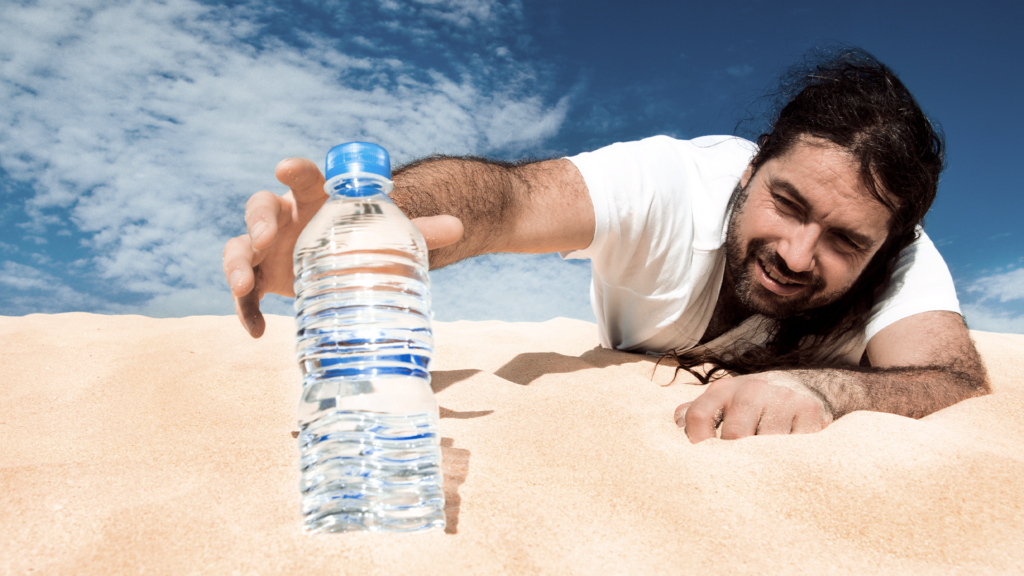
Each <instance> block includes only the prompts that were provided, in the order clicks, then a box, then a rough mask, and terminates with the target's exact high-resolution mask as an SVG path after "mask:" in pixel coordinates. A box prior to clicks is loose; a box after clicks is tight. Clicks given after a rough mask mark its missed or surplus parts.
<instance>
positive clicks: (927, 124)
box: [669, 48, 945, 383]
mask: <svg viewBox="0 0 1024 576" xmlns="http://www.w3.org/2000/svg"><path fill="white" fill-rule="evenodd" d="M768 98H769V99H770V100H771V101H773V102H774V105H773V107H772V110H773V112H772V113H771V114H770V115H769V116H768V118H769V120H768V126H769V128H768V129H767V130H765V131H764V132H763V133H762V134H761V135H760V136H759V137H758V138H757V143H758V145H759V146H760V149H759V151H758V152H757V155H756V156H754V158H753V160H751V167H752V168H753V170H754V171H755V172H756V171H757V169H759V168H760V167H761V166H763V165H764V164H765V163H766V162H768V161H769V160H771V159H773V158H778V157H780V156H782V155H784V154H786V153H787V152H788V151H789V150H790V148H791V147H792V146H793V145H794V144H796V143H797V141H798V140H799V139H800V138H801V137H802V136H813V137H817V138H821V139H824V140H827V141H829V142H832V143H833V144H836V145H838V146H840V147H842V148H843V149H844V150H846V151H847V152H848V153H849V154H850V155H851V156H852V157H853V158H855V159H856V161H857V162H858V163H859V172H860V176H861V180H862V182H863V183H864V185H865V186H866V187H867V188H868V190H869V191H870V192H871V194H872V195H873V196H874V197H875V198H876V199H878V201H879V202H881V203H882V204H883V205H884V206H886V207H887V208H888V209H889V211H890V212H891V214H892V218H891V219H890V229H889V234H888V236H887V237H886V241H885V243H884V244H883V245H882V247H881V248H880V249H879V251H878V252H877V253H876V254H875V255H874V257H873V258H872V260H871V261H870V262H869V263H868V265H867V267H866V268H865V270H864V272H863V273H862V274H861V276H860V277H859V278H858V280H857V281H856V282H855V283H854V285H853V286H852V287H851V289H850V292H849V293H848V294H847V295H845V296H844V297H843V298H841V299H839V300H838V301H836V302H834V303H832V304H829V305H826V306H822V307H820V308H816V309H813V310H807V311H805V312H802V313H799V314H797V315H795V316H792V317H788V318H784V319H779V320H772V319H766V320H765V325H764V326H763V328H764V329H765V330H766V332H767V333H768V341H767V343H766V344H764V345H763V346H754V347H753V348H751V349H749V350H746V351H744V352H742V353H740V354H738V355H737V354H725V353H722V352H723V351H718V352H716V351H710V350H707V349H704V348H702V347H697V348H696V349H694V350H691V351H689V352H686V351H675V352H673V353H670V354H669V356H671V357H672V358H674V359H676V361H677V362H678V363H679V364H680V367H681V368H683V369H686V370H687V371H689V372H691V373H693V374H694V375H695V376H697V378H698V379H700V380H701V381H702V382H704V383H707V382H708V381H710V379H713V377H714V376H715V374H718V375H721V374H722V371H724V370H728V371H733V372H737V373H740V374H748V373H752V372H761V371H765V370H773V369H785V368H794V367H797V366H806V365H807V364H808V363H809V362H810V361H811V359H814V358H818V357H820V353H821V352H822V351H824V350H829V349H831V348H834V347H836V346H837V345H839V344H841V343H842V342H843V341H844V340H845V338H846V337H847V336H848V335H849V334H851V333H856V331H861V332H862V331H863V330H864V327H865V325H866V323H867V318H868V315H869V313H870V311H871V308H872V306H873V305H874V303H875V301H876V300H877V299H878V297H879V296H880V295H881V294H882V293H883V292H884V291H885V290H886V289H887V288H888V286H889V284H890V282H891V276H892V271H893V269H894V267H895V265H896V261H897V258H898V257H899V254H900V252H901V251H903V250H904V249H905V248H907V247H908V246H909V245H910V244H911V243H913V242H914V240H916V238H917V227H918V225H920V224H922V223H923V221H924V216H925V214H926V213H927V212H928V209H929V208H930V207H931V205H932V201H933V200H934V199H935V193H936V190H937V188H938V183H939V173H940V172H941V171H942V168H943V163H944V147H945V146H944V143H943V137H942V134H941V132H940V131H939V130H938V129H937V128H936V126H935V125H933V123H932V122H931V121H930V120H929V119H928V117H927V116H925V114H924V112H922V111H921V107H920V106H919V105H918V104H917V101H916V100H915V99H914V97H913V96H912V95H911V94H910V91H909V90H907V88H906V86H904V85H903V83H902V82H901V81H900V79H899V78H898V77H897V76H896V74H895V73H894V72H893V71H892V70H890V69H889V67H887V66H886V65H884V64H882V63H881V62H879V61H878V60H877V59H876V58H875V57H874V56H872V55H871V54H869V53H867V52H865V51H864V50H861V49H857V48H830V49H819V50H815V51H813V52H811V53H810V54H809V55H808V57H807V58H805V60H804V61H803V62H801V63H800V64H798V65H797V66H795V67H794V68H792V69H790V71H789V72H788V73H787V74H785V75H783V76H782V78H781V80H780V84H779V86H778V87H777V88H776V89H775V90H773V91H771V92H770V93H769V94H768ZM742 194H743V191H742V190H740V189H739V188H737V191H736V193H735V194H734V197H733V201H732V202H733V203H735V202H737V201H738V199H739V197H741V196H742ZM705 364H711V365H712V369H711V370H710V371H709V372H704V373H701V372H700V371H698V370H696V369H697V368H699V367H702V366H703V365H705Z"/></svg>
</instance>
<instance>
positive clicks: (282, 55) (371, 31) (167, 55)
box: [0, 0, 568, 316]
mask: <svg viewBox="0 0 1024 576" xmlns="http://www.w3.org/2000/svg"><path fill="white" fill-rule="evenodd" d="M313 5H314V4H313V3H310V6H313ZM357 9H358V10H362V11H364V12H368V13H372V14H374V15H377V16H381V17H380V18H378V19H377V20H373V22H375V24H374V25H373V26H367V27H364V28H362V29H361V30H364V32H365V33H364V34H363V35H361V36H358V37H357V38H355V39H352V38H349V36H351V35H347V36H345V38H344V40H341V39H339V37H338V36H332V35H331V34H330V30H329V29H320V30H311V29H309V28H310V27H308V26H306V25H305V22H304V21H303V20H302V18H301V17H300V16H301V15H295V17H294V22H293V23H292V24H293V25H291V26H290V27H289V26H288V25H282V24H281V20H282V19H285V20H286V21H287V19H288V18H289V16H288V14H285V13H284V12H283V11H282V10H280V9H278V8H276V7H275V6H274V5H273V4H271V3H262V2H250V3H248V4H240V5H235V6H233V7H228V6H219V5H213V4H205V3H200V2H195V1H192V0H174V1H171V2H166V3H154V2H145V1H139V0H136V1H127V2H107V1H102V0H73V1H71V2H69V1H66V0H61V1H56V0H40V1H38V2H33V3H25V4H21V3H8V4H6V5H5V6H4V7H3V8H0V38H3V39H4V40H3V42H2V43H0V91H2V92H0V97H2V98H3V100H4V102H5V105H4V106H3V107H0V124H2V125H3V126H4V130H3V132H2V134H0V168H2V169H3V171H4V172H5V173H6V175H7V176H8V177H9V178H12V179H14V180H16V181H18V182H19V183H21V185H20V186H19V187H18V189H19V190H22V191H23V192H22V193H21V194H13V198H14V200H15V201H17V202H20V203H21V209H20V210H11V211H6V212H5V213H4V214H3V218H4V224H5V225H7V226H14V227H17V229H18V230H21V231H23V237H22V238H21V239H20V241H19V243H18V246H17V247H16V249H12V250H5V251H4V254H5V256H4V261H3V262H2V265H3V271H4V274H5V285H6V286H8V287H9V288H10V289H12V290H14V291H16V292H17V294H18V296H17V298H12V299H9V300H6V301H5V303H4V304H3V306H4V309H3V310H0V313H7V314H10V313H14V314H22V313H27V312H31V311H40V312H57V311H63V310H66V309H80V310H91V311H104V312H136V313H144V314H149V315H154V316H177V315H186V314H202V313H217V314H225V313H231V312H232V308H231V305H230V298H229V297H228V296H227V290H226V287H225V286H224V280H223V278H222V274H221V271H220V267H221V266H220V250H221V247H222V246H223V244H224V242H225V241H226V240H227V238H229V237H230V236H233V235H236V234H239V233H241V232H242V231H243V230H244V224H243V222H242V206H243V205H244V201H245V199H246V198H247V197H248V196H249V195H250V194H251V193H252V192H255V191H256V190H258V189H261V188H264V189H271V190H279V189H280V185H279V184H277V183H276V181H274V180H273V168H274V165H275V164H276V163H277V162H278V161H279V160H281V159H282V158H285V157H288V156H307V157H311V158H314V159H316V160H318V161H321V157H322V155H323V153H324V151H326V150H327V149H329V148H330V147H331V146H333V145H334V144H337V143H339V142H341V141H346V140H357V139H368V140H372V141H376V142H379V143H381V144H382V145H384V146H385V147H386V148H388V149H389V151H391V152H392V155H393V157H394V158H395V159H396V160H397V161H402V160H409V159H412V158H414V157H417V156H421V155H424V154H429V153H432V152H445V153H476V154H498V155H502V154H504V155H514V154H519V153H522V152H523V151H536V150H539V149H540V150H542V149H543V144H544V142H545V141H547V140H549V139H550V138H551V137H553V136H554V135H555V134H557V133H558V131H559V129H560V127H561V124H562V122H563V120H564V117H565V114H566V110H567V108H568V99H567V98H564V97H563V98H552V97H551V95H550V94H549V93H548V90H547V88H546V86H545V84H544V82H543V81H542V80H541V79H540V78H539V75H538V74H536V73H535V71H533V70H532V68H531V66H530V64H529V62H527V61H517V60H515V58H514V55H515V50H514V46H506V45H505V44H507V42H506V43H505V44H501V43H499V44H498V45H495V44H494V41H493V38H499V40H500V39H501V38H505V37H508V38H514V37H515V36H516V34H517V31H518V28H517V27H519V26H521V24H522V22H521V20H522V16H521V6H520V5H519V4H518V3H515V2H513V3H501V2H497V1H492V0H433V1H432V0H418V1H410V2H398V1H397V0H383V1H381V2H376V1H372V0H365V1H363V2H346V3H334V4H331V3H327V4H322V5H319V6H318V7H317V10H321V11H323V14H327V15H330V16H332V17H333V20H331V19H328V20H330V21H332V22H335V23H345V19H346V18H349V19H350V18H353V17H355V16H357V15H359V12H358V10H357ZM385 16H386V17H385ZM307 19H308V15H307ZM270 22H273V23H274V24H273V26H271V25H270V24H269V23H270ZM439 22H440V23H441V24H442V25H443V26H442V28H443V29H441V28H439V26H441V25H439V24H438V23H439ZM378 23H379V24H378ZM286 24H287V22H286ZM502 27H504V28H505V30H504V32H503V34H504V36H502V34H501V33H498V32H500V31H501V30H499V29H502ZM438 30H441V31H442V32H444V31H448V32H451V34H452V37H453V38H455V40H452V41H451V42H456V43H457V46H456V47H458V48H460V49H465V47H466V46H478V47H479V48H480V53H473V52H472V51H470V52H468V53H466V55H465V56H463V57H462V61H458V60H456V61H447V62H445V66H444V69H442V68H441V67H438V68H437V69H435V68H431V67H429V66H424V63H423V62H421V61H418V60H417V59H416V56H415V54H414V51H405V52H403V51H402V50H398V49H396V48H393V47H394V46H398V45H408V44H409V43H410V42H421V43H422V42H434V43H435V44H436V43H437V42H440V41H441V40H443V39H442V38H441V36H442V34H439V33H438ZM488 31H490V34H491V35H490V36H487V33H488ZM389 34H390V36H389ZM403 43H404V44H403ZM389 47H391V48H389ZM448 53H449V54H456V53H459V50H455V49H452V50H448ZM9 196H11V195H9ZM58 237H65V238H74V239H75V240H76V241H77V242H78V243H79V244H80V248H82V249H84V250H85V251H86V253H87V256H86V258H85V260H86V265H85V266H82V265H81V260H82V258H80V257H77V256H76V258H75V260H76V261H78V262H79V265H78V266H71V262H70V261H69V257H67V256H66V255H63V256H62V254H59V253H57V252H56V251H55V249H51V250H50V251H49V252H47V251H46V250H47V248H46V247H45V242H46V239H47V238H49V239H53V238H58ZM33 238H35V239H41V240H42V243H40V242H38V241H34V240H32V239H33ZM33 246H35V247H33ZM33 299H34V300H33ZM55 302H59V303H58V304H55Z"/></svg>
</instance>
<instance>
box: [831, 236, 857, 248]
mask: <svg viewBox="0 0 1024 576" xmlns="http://www.w3.org/2000/svg"><path fill="white" fill-rule="evenodd" d="M835 236H836V239H837V240H839V244H840V245H841V246H842V247H843V248H845V249H846V250H849V251H853V252H856V251H860V250H861V247H860V245H859V244H857V243H856V242H854V241H853V240H850V237H849V236H847V235H846V234H836V235H835Z"/></svg>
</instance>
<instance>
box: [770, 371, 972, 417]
mask: <svg viewBox="0 0 1024 576" xmlns="http://www.w3.org/2000/svg"><path fill="white" fill-rule="evenodd" d="M787 373H788V374H791V375H792V376H795V377H797V379H798V380H799V381H800V382H801V383H802V384H803V385H804V386H806V387H807V388H809V389H810V390H812V391H813V392H815V393H816V394H818V395H819V399H820V400H822V402H823V403H824V404H825V407H826V408H827V409H828V410H829V411H831V412H832V415H833V418H839V417H840V416H843V415H846V414H849V413H850V412H853V411H856V410H871V411H875V412H888V413H891V414H899V415H901V416H909V417H911V418H921V417H923V416H927V415H928V414H931V413H932V412H935V411H937V410H941V409H943V408H946V407H947V406H951V405H953V404H956V403H957V402H960V401H961V400H965V399H967V398H972V397H975V396H982V395H985V394H988V393H989V392H990V388H989V385H988V379H987V377H986V375H985V368H984V365H982V364H981V362H980V360H978V361H977V362H976V363H971V365H969V366H964V365H958V366H946V367H938V366H936V367H908V368H888V369H877V368H851V369H843V368H822V369H807V370H793V371H787Z"/></svg>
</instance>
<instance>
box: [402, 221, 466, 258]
mask: <svg viewBox="0 0 1024 576" xmlns="http://www.w3.org/2000/svg"><path fill="white" fill-rule="evenodd" d="M412 223H413V224H415V225H416V227H417V228H419V230H420V233H421V234H423V239H424V240H426V242H427V250H435V249H437V248H444V247H445V246H450V245H452V244H455V243H456V242H458V241H459V240H462V234H463V232H464V231H465V230H464V229H463V227H462V220H459V219H458V218H456V217H455V216H448V215H447V214H444V215H440V216H427V217H424V218H413V220H412Z"/></svg>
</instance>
